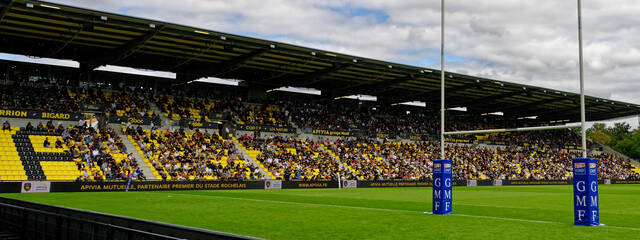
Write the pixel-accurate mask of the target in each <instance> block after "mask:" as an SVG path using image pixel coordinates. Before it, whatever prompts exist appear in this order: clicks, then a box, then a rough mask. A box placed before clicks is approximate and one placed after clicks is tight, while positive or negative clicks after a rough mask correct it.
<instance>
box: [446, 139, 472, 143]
mask: <svg viewBox="0 0 640 240" xmlns="http://www.w3.org/2000/svg"><path fill="white" fill-rule="evenodd" d="M444 141H445V142H452V143H473V140H471V139H459V138H445V139H444Z"/></svg>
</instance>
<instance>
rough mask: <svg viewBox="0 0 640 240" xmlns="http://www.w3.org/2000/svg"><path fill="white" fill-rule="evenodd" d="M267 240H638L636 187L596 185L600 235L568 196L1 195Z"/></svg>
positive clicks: (345, 192)
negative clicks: (441, 207)
mask: <svg viewBox="0 0 640 240" xmlns="http://www.w3.org/2000/svg"><path fill="white" fill-rule="evenodd" d="M0 196H5V197H11V198H17V199H23V200H28V201H35V202H40V203H46V204H53V205H59V206H65V207H72V208H79V209H87V210H92V211H98V212H105V213H110V214H117V215H124V216H130V217H135V218H141V219H149V220H154V221H161V222H167V223H173V224H180V225H186V226H193V227H199V228H205V229H211V230H215V231H222V232H229V233H235V234H241V235H248V236H254V237H260V238H267V239H640V185H601V186H600V211H601V214H600V221H601V223H604V224H606V226H602V227H578V226H573V206H572V204H573V200H572V188H571V186H569V185H563V186H504V187H454V195H453V199H454V200H453V202H454V204H453V206H454V210H453V214H452V215H448V216H437V215H430V214H424V212H425V211H431V200H430V198H431V189H430V188H362V189H288V190H228V191H220V190H216V191H170V192H129V193H124V192H111V193H104V192H103V193H49V194H1V195H0Z"/></svg>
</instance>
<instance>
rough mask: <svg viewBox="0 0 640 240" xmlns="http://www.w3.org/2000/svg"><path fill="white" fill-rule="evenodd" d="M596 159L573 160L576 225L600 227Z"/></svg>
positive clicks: (574, 215)
mask: <svg viewBox="0 0 640 240" xmlns="http://www.w3.org/2000/svg"><path fill="white" fill-rule="evenodd" d="M597 169H598V168H597V164H596V159H593V158H574V159H573V176H574V177H573V211H574V212H573V220H574V225H579V226H598V225H600V216H599V215H600V211H599V206H598V171H597Z"/></svg>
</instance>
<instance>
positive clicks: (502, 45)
mask: <svg viewBox="0 0 640 240" xmlns="http://www.w3.org/2000/svg"><path fill="white" fill-rule="evenodd" d="M52 1H53V2H57V3H62V4H68V5H73V6H80V7H85V8H90V9H96V10H102V11H107V12H117V13H121V14H126V15H132V16H137V17H143V18H149V19H155V20H161V21H167V22H173V23H179V24H185V25H189V26H197V27H202V28H207V29H211V30H216V31H222V32H228V33H234V34H239V35H245V36H253V37H258V38H265V39H269V40H275V41H281V42H286V43H292V44H298V45H303V46H308V47H314V48H320V49H325V50H330V51H337V52H341V53H347V54H353V55H358V56H363V57H370V58H377V59H383V60H388V61H393V62H400V63H405V64H410V65H417V66H423V67H430V68H439V67H440V59H439V57H440V1H439V0H402V1H389V0H366V1H365V0H353V1H343V0H322V1H312V0H309V1H304V0H181V1H166V0H136V1H130V0H101V1H86V0H52ZM446 8H447V9H446V17H447V20H446V39H447V40H446V41H447V43H446V48H447V63H446V67H447V70H448V71H454V72H458V73H464V74H470V75H477V76H482V77H487V78H493V79H498V80H504V81H510V82H517V83H525V84H530V85H538V86H544V87H549V88H555V89H562V90H565V91H572V92H578V91H579V84H578V79H579V75H578V33H577V6H576V1H571V0H567V1H557V0H537V1H522V0H483V1H477V0H456V1H448V2H447V6H446ZM638 12H640V1H633V0H616V1H615V3H612V2H611V1H607V0H584V1H583V21H584V23H583V24H584V54H585V81H586V92H587V94H589V95H595V96H599V97H604V98H612V99H616V100H620V101H627V102H632V103H636V104H640V81H638V79H640V77H638V75H637V73H638V72H640V37H639V36H640V18H638V17H637V13H638Z"/></svg>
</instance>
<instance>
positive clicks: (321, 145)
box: [318, 144, 355, 173]
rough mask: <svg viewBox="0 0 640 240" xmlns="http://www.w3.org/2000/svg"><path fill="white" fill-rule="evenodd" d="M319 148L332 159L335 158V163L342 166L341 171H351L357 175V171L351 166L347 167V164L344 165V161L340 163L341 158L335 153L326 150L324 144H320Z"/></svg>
mask: <svg viewBox="0 0 640 240" xmlns="http://www.w3.org/2000/svg"><path fill="white" fill-rule="evenodd" d="M318 148H320V150H321V151H324V152H326V153H328V154H329V156H331V158H333V161H336V162H338V164H340V168H341V169H345V168H346V169H349V171H350V172H352V173H355V170H354V169H353V168H351V167H350V166H347V165H346V164H344V163H342V161H340V158H339V157H338V156H336V154H335V153H333V151H331V150H329V149H326V148H325V147H324V144H319V146H318Z"/></svg>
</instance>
